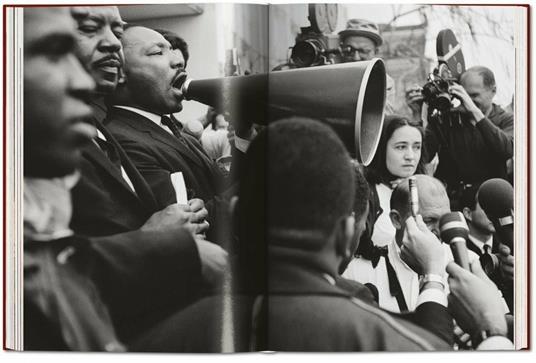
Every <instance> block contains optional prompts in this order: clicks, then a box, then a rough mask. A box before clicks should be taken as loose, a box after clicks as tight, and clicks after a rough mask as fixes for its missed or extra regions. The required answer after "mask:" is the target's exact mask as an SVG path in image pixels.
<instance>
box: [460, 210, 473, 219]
mask: <svg viewBox="0 0 536 363" xmlns="http://www.w3.org/2000/svg"><path fill="white" fill-rule="evenodd" d="M462 213H463V216H464V217H465V219H466V220H468V221H470V220H471V217H472V213H471V209H469V208H468V207H463V210H462Z"/></svg>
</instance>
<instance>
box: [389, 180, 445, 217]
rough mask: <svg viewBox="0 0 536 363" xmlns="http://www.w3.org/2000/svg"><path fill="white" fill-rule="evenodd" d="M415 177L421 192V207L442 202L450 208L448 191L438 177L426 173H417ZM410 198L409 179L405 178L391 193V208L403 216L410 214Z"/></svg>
mask: <svg viewBox="0 0 536 363" xmlns="http://www.w3.org/2000/svg"><path fill="white" fill-rule="evenodd" d="M414 177H415V179H416V184H417V191H418V194H419V207H420V208H424V207H426V206H428V205H430V204H437V203H440V204H441V205H443V207H445V208H447V207H448V208H449V209H450V202H449V198H448V195H447V191H446V189H445V187H444V186H443V184H442V183H441V182H440V181H439V180H438V179H436V178H434V177H431V176H428V175H424V174H419V175H415V176H414ZM409 200H410V196H409V181H408V179H405V180H403V181H402V182H401V183H400V184H398V186H397V187H396V188H395V189H394V190H393V193H392V194H391V210H393V209H394V210H396V211H398V212H399V213H400V214H401V215H402V216H407V215H409V214H410V212H411V211H410V204H409Z"/></svg>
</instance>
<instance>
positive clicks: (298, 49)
mask: <svg viewBox="0 0 536 363" xmlns="http://www.w3.org/2000/svg"><path fill="white" fill-rule="evenodd" d="M340 55H341V52H340V48H339V37H338V35H331V34H327V35H326V34H320V33H317V32H315V31H314V30H313V29H312V28H311V27H305V28H301V33H300V34H298V36H297V37H296V44H295V45H294V47H292V48H291V52H290V59H289V64H290V65H293V66H295V67H297V68H303V67H313V66H322V65H327V64H335V63H339V59H340Z"/></svg>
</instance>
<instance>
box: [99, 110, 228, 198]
mask: <svg viewBox="0 0 536 363" xmlns="http://www.w3.org/2000/svg"><path fill="white" fill-rule="evenodd" d="M105 123H106V126H107V127H108V128H109V130H110V132H111V133H112V134H113V135H114V136H115V137H116V139H117V141H118V142H119V143H120V144H121V146H122V147H123V148H124V150H125V151H126V152H127V154H128V155H129V157H130V158H131V159H132V161H133V162H134V164H135V165H136V167H137V168H138V170H139V171H140V172H141V174H142V175H143V177H144V178H145V179H146V180H147V182H148V183H149V185H150V186H151V189H152V190H153V192H154V194H155V196H156V199H157V202H158V205H159V206H160V207H165V206H167V205H169V204H173V203H176V197H175V191H174V190H173V186H172V184H171V179H170V174H172V173H174V172H178V171H180V172H182V173H183V175H184V180H185V182H186V186H187V188H188V189H190V190H191V191H192V192H193V195H192V196H191V197H195V198H201V199H203V200H204V201H205V202H207V201H209V200H211V199H212V198H213V197H214V196H215V195H216V194H218V193H219V192H221V191H222V190H223V189H222V186H223V185H222V178H221V174H220V172H219V169H218V167H217V166H216V164H215V163H213V162H212V160H211V159H210V157H208V155H206V152H205V151H204V150H203V148H202V146H201V144H200V143H199V142H198V141H197V140H195V139H194V138H193V137H192V136H190V135H188V134H186V133H182V135H183V137H184V139H185V143H183V142H180V141H179V140H178V139H177V138H176V137H175V136H174V135H172V134H170V133H168V132H167V131H165V130H164V129H162V128H161V127H160V126H159V125H156V124H155V123H154V122H152V121H151V120H149V119H147V118H145V117H143V116H141V115H139V114H137V113H135V112H132V111H129V110H125V109H121V108H117V107H114V108H113V109H111V110H110V112H109V113H108V117H107V119H106V121H105ZM189 197H190V196H189Z"/></svg>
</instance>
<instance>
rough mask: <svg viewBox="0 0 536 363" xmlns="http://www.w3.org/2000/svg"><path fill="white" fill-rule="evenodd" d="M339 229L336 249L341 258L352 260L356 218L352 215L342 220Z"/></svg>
mask: <svg viewBox="0 0 536 363" xmlns="http://www.w3.org/2000/svg"><path fill="white" fill-rule="evenodd" d="M338 228H339V230H338V231H337V238H336V241H335V243H336V246H335V249H336V250H337V254H338V255H339V256H340V257H343V258H344V259H347V258H350V257H351V256H352V254H353V251H352V239H353V238H354V232H355V217H354V216H353V215H351V216H348V217H346V218H344V219H342V220H341V222H340V224H339V226H338Z"/></svg>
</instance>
